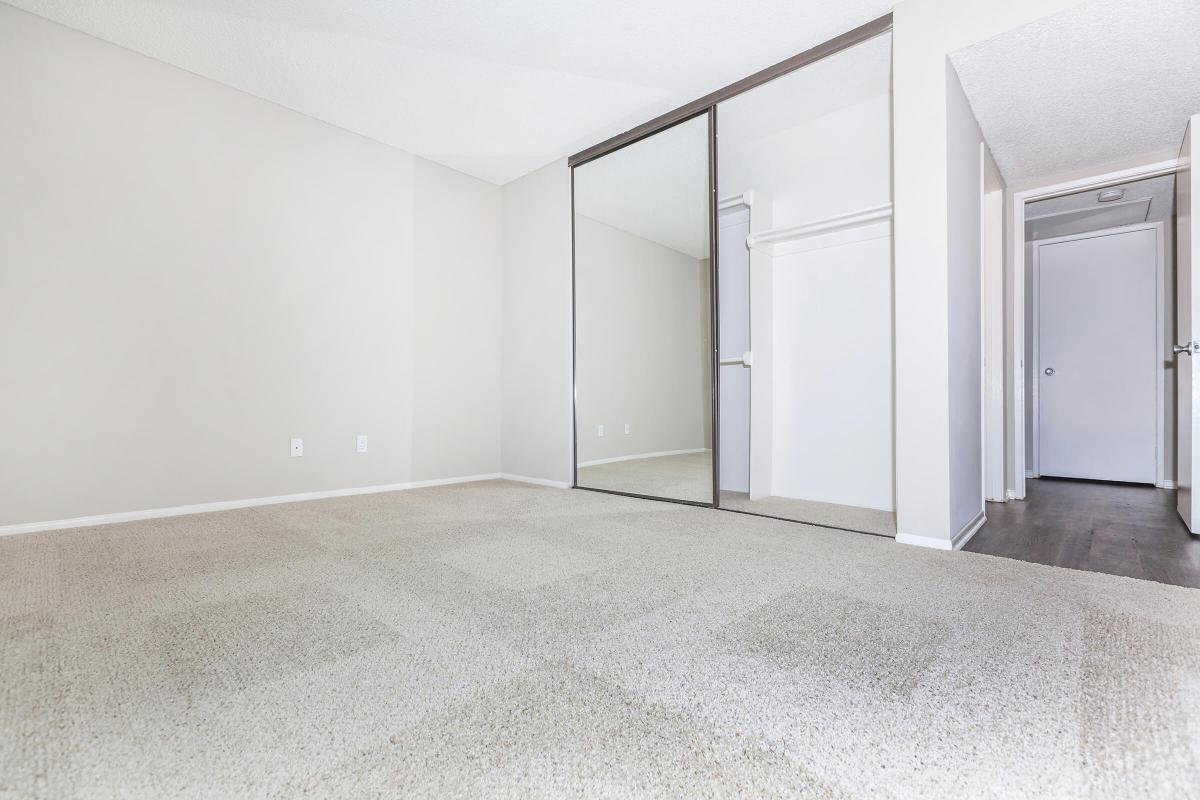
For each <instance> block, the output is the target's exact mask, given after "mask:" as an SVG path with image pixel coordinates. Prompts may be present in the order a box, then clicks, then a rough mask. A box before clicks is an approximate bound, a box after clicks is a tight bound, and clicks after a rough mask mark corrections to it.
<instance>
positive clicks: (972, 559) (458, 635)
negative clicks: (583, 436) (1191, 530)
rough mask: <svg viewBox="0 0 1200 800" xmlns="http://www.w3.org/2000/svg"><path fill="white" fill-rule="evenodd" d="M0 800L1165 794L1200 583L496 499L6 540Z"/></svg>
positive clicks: (666, 511)
mask: <svg viewBox="0 0 1200 800" xmlns="http://www.w3.org/2000/svg"><path fill="white" fill-rule="evenodd" d="M0 675H3V683H2V684H0V797H4V798H14V797H21V798H24V797H81V798H107V797H126V798H142V797H146V798H168V797H170V798H175V797H192V798H201V797H206V798H231V797H287V798H292V797H319V798H327V797H354V798H360V797H435V798H453V797H471V798H475V797H522V798H523V797H547V798H562V797H587V798H594V797H614V798H615V797H620V798H626V797H667V798H678V797H689V798H690V797H815V798H907V797H913V798H917V797H922V798H924V797H928V798H942V797H948V798H967V797H989V798H1029V797H1050V798H1149V797H1161V798H1189V797H1197V795H1198V794H1200V591H1197V590H1192V589H1182V588H1178V587H1172V586H1165V585H1161V584H1154V583H1149V582H1142V581H1136V580H1131V579H1126V578H1117V577H1111V576H1107V575H1098V574H1092V573H1084V572H1073V571H1068V570H1062V569H1055V568H1052V567H1043V566H1039V565H1034V564H1026V563H1022V562H1018V561H1010V560H1005V559H999V558H992V557H988V556H980V555H975V554H970V553H946V552H937V551H930V550H922V549H918V548H912V547H905V546H902V545H897V544H895V543H894V542H891V541H889V540H886V539H882V538H879V537H873V536H863V535H859V534H852V533H845V532H841V531H833V530H828V529H819V528H809V527H805V526H801V525H796V524H793V523H787V522H779V521H775V520H770V519H765V518H760V517H751V516H745V515H739V514H729V513H722V512H719V511H712V510H708V509H698V508H691V507H687V506H679V505H670V504H665V503H654V502H651V501H641V500H633V499H627V498H621V497H614V496H610V495H603V494H597V493H592V492H582V491H566V490H555V489H544V488H537V487H531V486H523V485H517V484H511V483H502V482H494V483H487V484H474V485H460V486H451V487H443V488H438V489H426V490H419V491H411V492H401V493H393V494H382V495H372V496H365V497H358V498H347V499H338V500H326V501H320V502H313V503H305V504H296V505H288V506H274V507H267V508H259V509H250V510H244V511H234V512H225V513H218V514H208V515H201V516H195V517H179V518H174V519H165V520H153V521H146V522H138V523H131V524H124V525H116V526H108V527H101V528H92V529H83V530H74V531H60V532H51V533H43V534H32V535H26V536H11V537H7V538H3V539H0Z"/></svg>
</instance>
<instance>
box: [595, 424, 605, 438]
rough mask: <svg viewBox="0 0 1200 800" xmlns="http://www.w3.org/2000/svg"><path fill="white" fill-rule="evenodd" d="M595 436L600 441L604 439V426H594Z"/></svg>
mask: <svg viewBox="0 0 1200 800" xmlns="http://www.w3.org/2000/svg"><path fill="white" fill-rule="evenodd" d="M596 435H597V436H599V437H600V438H601V439H603V438H604V426H603V425H597V426H596Z"/></svg>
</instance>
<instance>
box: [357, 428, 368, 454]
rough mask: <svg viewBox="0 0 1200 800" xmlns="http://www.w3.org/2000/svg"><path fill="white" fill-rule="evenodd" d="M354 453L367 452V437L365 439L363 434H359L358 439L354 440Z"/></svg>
mask: <svg viewBox="0 0 1200 800" xmlns="http://www.w3.org/2000/svg"><path fill="white" fill-rule="evenodd" d="M354 452H356V453H365V452H367V437H366V436H365V435H364V434H361V433H360V434H359V435H358V439H357V440H355V443H354Z"/></svg>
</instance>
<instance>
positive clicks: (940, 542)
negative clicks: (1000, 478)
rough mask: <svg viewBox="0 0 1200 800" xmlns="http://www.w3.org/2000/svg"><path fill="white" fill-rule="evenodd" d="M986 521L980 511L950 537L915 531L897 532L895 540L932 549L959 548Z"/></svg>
mask: <svg viewBox="0 0 1200 800" xmlns="http://www.w3.org/2000/svg"><path fill="white" fill-rule="evenodd" d="M985 522H987V515H986V514H985V513H984V512H983V511H980V512H979V513H978V514H976V515H975V516H974V517H973V518H972V519H971V521H970V522H968V523H967V524H966V525H963V526H962V527H961V528H959V530H958V533H956V534H954V538H952V539H942V538H940V537H937V536H919V535H917V534H915V533H898V534H896V541H897V542H899V543H900V544H911V545H916V546H917V547H929V548H932V549H934V550H961V549H962V547H963V545H965V544H966V543H967V542H969V541H971V537H972V536H974V535H975V534H976V533H978V532H979V529H980V528H982V527H983V524H984V523H985Z"/></svg>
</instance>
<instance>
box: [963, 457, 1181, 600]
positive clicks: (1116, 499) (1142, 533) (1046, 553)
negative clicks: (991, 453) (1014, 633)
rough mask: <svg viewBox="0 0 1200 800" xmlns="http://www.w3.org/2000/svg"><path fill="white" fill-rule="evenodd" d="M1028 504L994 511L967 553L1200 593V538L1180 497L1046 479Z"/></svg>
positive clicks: (996, 506)
mask: <svg viewBox="0 0 1200 800" xmlns="http://www.w3.org/2000/svg"><path fill="white" fill-rule="evenodd" d="M1025 486H1026V495H1025V499H1024V500H1012V501H1010V502H1008V503H988V504H987V524H985V525H984V526H983V527H982V528H981V529H980V530H979V532H978V533H976V534H975V536H974V537H973V538H972V539H971V541H969V542H967V545H966V547H964V548H963V549H964V550H970V551H972V552H975V553H988V554H990V555H994V556H1006V557H1008V558H1016V559H1020V560H1022V561H1033V562H1036V563H1038V564H1051V565H1054V566H1058V567H1070V568H1072V569H1085V570H1091V571H1092V572H1107V573H1109V574H1111V575H1125V576H1127V577H1130V578H1143V579H1145V580H1151V581H1160V582H1162V583H1172V584H1175V585H1176V586H1191V587H1194V588H1200V537H1196V536H1192V534H1191V533H1189V532H1188V529H1187V528H1186V527H1185V526H1184V524H1183V521H1182V520H1180V518H1179V515H1178V514H1177V513H1176V511H1175V492H1173V491H1169V490H1167V489H1155V488H1153V487H1147V486H1130V485H1124V484H1111V483H1098V482H1092V481H1070V480H1060V479H1054V478H1041V479H1037V480H1027V481H1025Z"/></svg>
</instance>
